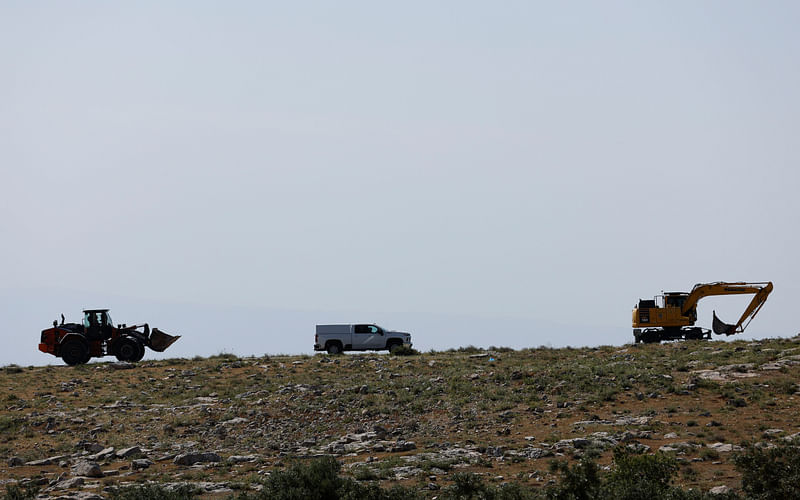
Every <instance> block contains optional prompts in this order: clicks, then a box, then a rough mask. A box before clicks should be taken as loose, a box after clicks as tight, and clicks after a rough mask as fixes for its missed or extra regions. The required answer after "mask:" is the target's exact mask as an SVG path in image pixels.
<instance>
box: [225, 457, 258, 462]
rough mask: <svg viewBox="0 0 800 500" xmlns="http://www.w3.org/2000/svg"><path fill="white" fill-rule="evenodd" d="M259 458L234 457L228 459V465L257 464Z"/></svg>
mask: <svg viewBox="0 0 800 500" xmlns="http://www.w3.org/2000/svg"><path fill="white" fill-rule="evenodd" d="M256 460H258V457H257V456H255V455H232V456H230V457H228V463H232V464H241V463H245V462H255V461H256Z"/></svg>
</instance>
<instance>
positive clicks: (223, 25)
mask: <svg viewBox="0 0 800 500" xmlns="http://www.w3.org/2000/svg"><path fill="white" fill-rule="evenodd" d="M798 25H800V5H798V4H797V3H796V2H780V1H775V2H759V3H756V2H748V1H703V2H689V1H678V2H669V3H663V2H650V1H629V2H617V1H610V2H581V1H578V2H534V1H520V2H515V1H508V2H470V1H442V2H416V1H409V2H400V3H396V4H393V5H389V4H386V3H385V2H366V1H364V2H354V1H342V2H314V1H311V2H282V3H278V2H247V1H242V2H223V3H220V2H204V1H191V2H189V1H175V2H167V3H165V2H149V1H144V2H133V3H121V2H116V3H109V2H99V1H86V2H78V3H74V2H23V1H9V2H3V4H2V6H0V68H2V75H3V77H2V78H0V188H1V189H2V191H3V195H2V197H0V241H2V244H1V245H0V297H2V304H3V305H2V306H1V307H2V308H1V309H0V315H1V316H0V317H2V320H3V323H4V325H5V327H6V331H5V332H4V334H3V337H4V338H5V339H12V340H11V341H10V342H9V341H8V340H7V342H9V344H11V345H10V348H9V349H8V350H6V351H5V353H0V364H8V363H23V364H46V363H51V362H56V361H58V360H55V359H54V358H51V357H49V356H47V355H45V354H42V353H39V352H38V351H37V350H36V343H37V341H38V333H39V331H40V330H41V329H43V328H46V327H47V325H49V324H50V322H51V321H52V320H53V319H55V318H56V317H57V316H58V314H59V313H61V312H63V313H65V315H66V316H67V318H68V319H72V320H77V319H79V317H80V309H81V308H82V307H112V313H113V314H114V317H115V319H117V321H122V322H126V323H134V322H140V321H150V322H153V321H154V320H160V321H161V322H162V323H161V324H156V325H154V326H158V327H159V328H163V329H164V330H166V331H170V330H173V331H174V332H175V333H181V334H183V335H184V338H183V339H182V340H181V341H180V342H179V343H178V344H175V347H174V348H173V349H174V351H172V352H167V353H165V355H167V354H173V355H185V356H192V355H209V354H214V353H219V352H222V351H226V352H235V353H238V354H242V355H248V354H258V355H260V354H263V353H268V352H273V353H279V352H286V353H301V352H303V353H310V352H311V347H312V344H313V337H312V335H313V325H314V324H315V323H328V322H338V321H341V322H360V321H376V322H381V321H383V322H390V323H391V324H388V325H386V326H389V327H394V328H396V329H399V330H405V331H409V330H411V332H412V334H413V335H414V340H415V345H416V346H418V347H420V348H424V349H447V348H450V347H458V346H459V345H465V344H467V343H471V344H475V345H486V346H488V345H510V346H514V347H526V346H531V347H532V346H539V345H553V346H562V345H575V346H583V345H601V344H611V345H622V344H624V343H626V342H630V341H631V339H632V335H631V326H630V318H631V308H632V306H633V305H634V304H635V303H636V301H637V300H638V299H639V298H650V297H652V296H654V295H657V294H659V293H661V291H662V290H667V291H688V290H690V289H691V287H692V286H693V285H694V284H695V283H701V282H712V281H767V280H770V281H773V282H774V284H775V291H774V292H773V294H772V295H771V297H770V299H769V301H768V303H767V305H766V306H765V307H764V309H763V310H762V312H761V313H760V314H759V316H758V317H757V318H756V319H755V320H754V321H753V323H752V325H751V326H750V327H749V328H748V330H747V332H746V333H745V336H747V338H763V337H778V336H793V335H795V334H797V333H798V332H800V322H798V321H797V319H796V313H795V311H796V309H797V308H796V304H797V303H798V302H799V301H800V284H799V283H800V272H798V265H797V259H798V255H800V252H798V246H800V245H799V244H800V235H799V234H798V230H797V228H798V227H800V224H798V222H800V221H799V220H798V219H800V201H798V195H797V193H798V188H800V169H798V164H799V163H798V160H799V159H800V153H799V152H798V147H797V138H798V137H800V94H799V93H798V89H800V33H799V32H798V30H797V29H796V27H797V26H798ZM746 303H747V299H746V298H745V299H742V298H741V297H734V298H732V297H723V298H711V299H704V300H703V301H702V302H701V304H700V307H699V315H700V318H699V321H698V324H700V325H701V326H705V327H710V326H711V314H712V310H716V311H717V313H718V315H719V316H720V317H721V318H722V319H723V320H726V321H728V322H734V321H735V320H736V319H737V317H738V315H739V314H740V313H741V311H742V310H743V309H744V305H745V304H746ZM231 317H236V318H237V320H236V321H230V318H231ZM165 324H166V325H165ZM412 327H413V328H412ZM253 335H254V336H255V337H251V336H253ZM25 339H30V341H28V340H25ZM179 345H181V346H182V347H178V346H179ZM150 354H152V353H149V354H148V356H150Z"/></svg>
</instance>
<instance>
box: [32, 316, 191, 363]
mask: <svg viewBox="0 0 800 500" xmlns="http://www.w3.org/2000/svg"><path fill="white" fill-rule="evenodd" d="M108 311H109V310H108V309H84V310H83V322H82V323H65V322H64V315H63V314H62V315H61V323H60V324H59V323H58V321H57V320H56V321H53V327H52V328H48V329H46V330H42V336H41V341H40V343H39V350H40V351H42V352H44V353H47V354H52V355H53V356H56V357H59V358H61V359H63V360H64V362H65V363H66V364H68V365H79V364H83V363H86V362H88V361H89V360H90V359H91V358H101V357H103V356H110V355H114V356H116V357H117V359H118V360H120V361H128V362H136V361H140V360H141V359H142V358H143V357H144V348H145V347H149V348H150V349H152V350H154V351H156V352H163V351H164V350H166V349H167V347H169V346H171V345H172V344H174V343H175V341H176V340H178V339H179V338H180V335H169V334H167V333H164V332H162V331H161V330H159V329H158V328H153V330H152V331H151V330H150V326H149V325H148V324H147V323H144V324H141V325H130V326H128V325H125V324H121V325H117V326H114V323H113V321H111V315H110V314H109V312H108Z"/></svg>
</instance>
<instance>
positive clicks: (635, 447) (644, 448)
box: [626, 443, 650, 453]
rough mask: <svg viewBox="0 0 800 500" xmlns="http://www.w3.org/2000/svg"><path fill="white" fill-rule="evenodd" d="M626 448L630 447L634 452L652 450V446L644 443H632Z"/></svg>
mask: <svg viewBox="0 0 800 500" xmlns="http://www.w3.org/2000/svg"><path fill="white" fill-rule="evenodd" d="M626 448H628V449H629V450H631V451H632V452H634V453H647V452H648V451H650V447H649V446H647V445H646V444H642V443H630V444H628V445H626Z"/></svg>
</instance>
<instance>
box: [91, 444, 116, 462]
mask: <svg viewBox="0 0 800 500" xmlns="http://www.w3.org/2000/svg"><path fill="white" fill-rule="evenodd" d="M113 456H114V447H113V446H110V447H108V448H105V449H103V450H101V451H98V452H97V453H95V454H94V455H89V456H88V457H86V458H88V459H89V460H105V459H107V458H111V457H113Z"/></svg>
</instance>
